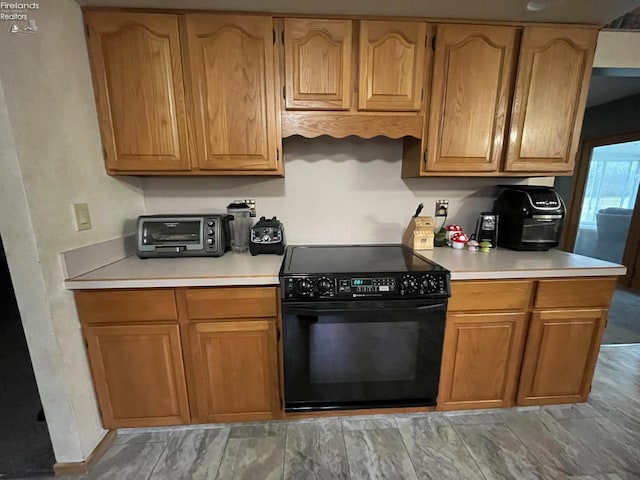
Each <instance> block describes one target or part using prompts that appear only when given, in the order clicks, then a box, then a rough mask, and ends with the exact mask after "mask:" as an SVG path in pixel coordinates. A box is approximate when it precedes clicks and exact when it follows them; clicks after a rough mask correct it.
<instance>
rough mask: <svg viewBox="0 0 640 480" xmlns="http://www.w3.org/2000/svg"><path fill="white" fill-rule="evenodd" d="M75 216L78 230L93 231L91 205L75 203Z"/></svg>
mask: <svg viewBox="0 0 640 480" xmlns="http://www.w3.org/2000/svg"><path fill="white" fill-rule="evenodd" d="M73 215H74V217H75V219H76V230H77V231H81V230H91V217H90V216H89V205H87V204H86V203H74V204H73Z"/></svg>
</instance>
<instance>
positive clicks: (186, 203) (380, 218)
mask: <svg viewBox="0 0 640 480" xmlns="http://www.w3.org/2000/svg"><path fill="white" fill-rule="evenodd" d="M284 157H285V175H286V178H284V179H282V178H276V179H258V178H145V179H144V180H143V183H142V185H143V190H144V197H145V204H146V210H147V213H181V212H182V213H191V212H206V211H212V212H219V211H224V210H225V207H226V205H227V204H228V203H230V201H232V200H235V199H242V198H255V199H256V201H257V213H258V216H261V215H264V216H267V217H271V216H273V215H276V216H277V217H278V218H279V219H281V220H282V221H283V222H284V225H285V231H286V235H287V242H288V243H290V244H294V243H305V244H314V243H315V244H318V243H341V244H350V243H389V242H400V239H401V235H402V232H403V230H404V228H405V227H406V225H407V223H408V222H409V218H410V217H411V215H412V214H413V212H414V211H415V209H416V206H417V205H418V204H419V203H420V202H423V203H424V205H425V208H424V211H423V215H433V214H434V208H435V205H434V203H435V200H436V199H448V200H449V202H450V203H449V207H450V216H449V223H459V224H461V225H462V226H463V227H464V228H465V229H467V230H469V231H471V230H472V229H473V228H474V227H475V221H476V218H477V216H478V214H479V213H480V212H481V211H484V210H490V209H491V206H492V204H493V199H494V197H495V194H496V191H497V190H496V188H495V185H497V184H500V183H528V180H526V179H511V178H417V179H404V180H403V179H401V178H400V169H401V158H402V141H400V140H390V139H386V138H380V137H378V138H375V139H371V140H362V139H359V138H355V137H349V138H346V139H333V138H329V137H320V138H316V139H304V138H301V137H293V138H290V139H285V141H284ZM552 181H553V180H552V179H548V178H545V179H543V180H542V183H545V184H547V185H548V184H550V183H552Z"/></svg>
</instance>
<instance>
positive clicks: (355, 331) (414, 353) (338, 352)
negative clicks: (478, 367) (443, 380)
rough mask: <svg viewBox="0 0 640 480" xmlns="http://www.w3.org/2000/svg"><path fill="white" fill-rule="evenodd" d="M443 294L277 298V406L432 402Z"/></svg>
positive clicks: (439, 354)
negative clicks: (280, 378)
mask: <svg viewBox="0 0 640 480" xmlns="http://www.w3.org/2000/svg"><path fill="white" fill-rule="evenodd" d="M446 310H447V300H438V301H425V300H416V301H414V300H397V301H379V302H376V301H352V302H317V303H295V304H291V303H289V304H287V303H284V304H283V305H282V314H283V317H282V324H283V348H284V384H285V410H286V411H304V410H331V409H349V408H376V407H391V406H395V407H409V406H430V405H435V404H436V396H437V393H438V381H439V377H440V363H441V357H442V343H443V339H444V326H445V319H446Z"/></svg>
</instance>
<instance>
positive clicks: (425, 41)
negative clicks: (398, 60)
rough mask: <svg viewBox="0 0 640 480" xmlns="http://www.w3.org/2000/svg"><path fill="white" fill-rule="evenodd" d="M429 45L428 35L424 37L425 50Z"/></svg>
mask: <svg viewBox="0 0 640 480" xmlns="http://www.w3.org/2000/svg"><path fill="white" fill-rule="evenodd" d="M428 45H429V35H427V36H426V37H424V46H425V48H426V47H427V46H428Z"/></svg>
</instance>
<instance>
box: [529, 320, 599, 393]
mask: <svg viewBox="0 0 640 480" xmlns="http://www.w3.org/2000/svg"><path fill="white" fill-rule="evenodd" d="M605 318H606V310H602V309H585V310H548V311H541V312H535V313H533V314H532V318H531V324H530V327H529V336H528V337H527V345H526V348H525V353H524V360H523V364H522V374H521V377H520V386H519V389H518V404H519V405H543V404H551V403H571V402H586V401H587V397H588V395H589V391H590V390H591V379H592V378H593V371H594V369H595V365H596V359H597V357H598V351H599V349H600V340H601V338H602V331H603V329H604V324H605Z"/></svg>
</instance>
